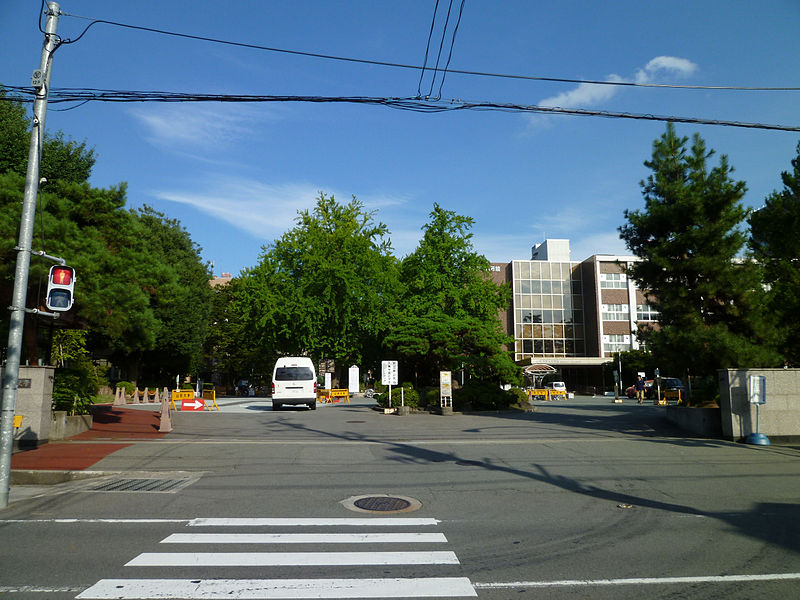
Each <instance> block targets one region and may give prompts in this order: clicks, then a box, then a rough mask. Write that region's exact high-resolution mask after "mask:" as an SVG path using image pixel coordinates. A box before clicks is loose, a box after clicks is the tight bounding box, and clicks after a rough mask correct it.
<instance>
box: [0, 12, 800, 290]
mask: <svg viewBox="0 0 800 600" xmlns="http://www.w3.org/2000/svg"><path fill="white" fill-rule="evenodd" d="M60 4H61V9H62V11H64V12H65V13H68V14H69V15H76V16H66V15H65V16H62V18H61V19H60V22H59V27H58V33H59V34H60V35H61V36H62V37H63V38H72V39H75V38H77V37H78V35H79V34H80V33H81V32H82V31H83V29H84V28H85V27H86V25H87V24H88V23H89V22H90V21H87V20H84V19H80V18H78V17H77V16H84V17H91V18H93V19H106V20H111V21H117V22H122V23H126V24H130V25H138V26H143V27H150V28H157V29H163V30H169V31H175V32H181V33H187V34H192V35H198V36H207V37H213V38H218V39H224V40H230V41H236V42H243V43H249V44H256V45H263V46H270V47H274V48H283V49H288V50H299V51H304V52H312V53H320V54H327V55H335V56H342V57H352V58H359V59H368V60H376V61H385V62H391V63H400V64H406V65H422V64H423V61H424V56H425V49H426V44H427V41H428V33H429V30H430V26H431V18H432V16H433V10H434V5H435V1H434V0H424V1H422V0H419V1H403V2H401V1H399V0H398V1H394V2H388V1H381V0H364V1H361V0H358V1H357V0H352V1H351V0H341V1H333V0H328V1H312V0H294V1H290V2H287V1H281V2H278V1H271V0H266V1H264V0H262V1H260V2H250V1H236V0H233V1H231V2H220V1H214V2H211V1H207V0H192V1H191V2H189V1H183V0H170V1H169V2H164V1H163V0H152V1H151V0H136V1H131V2H108V1H107V0H106V1H103V2H101V1H97V0H64V1H62V2H61V3H60ZM439 4H440V6H439V19H438V21H437V27H436V29H435V31H434V35H433V47H432V55H431V57H429V63H428V64H429V65H430V64H432V62H434V61H435V54H436V52H437V51H438V43H439V40H440V39H441V26H442V24H443V20H444V16H445V12H446V10H445V9H446V8H447V6H448V4H449V2H448V0H441V1H440V3H439ZM459 5H460V2H459V1H456V2H454V12H455V9H457V8H458V6H459ZM38 13H39V2H38V1H36V0H27V1H25V2H21V1H16V0H13V1H12V0H0V83H4V84H7V85H18V86H24V85H29V84H30V75H31V71H32V70H33V69H34V68H37V67H38V64H39V57H40V52H41V44H42V35H41V33H40V32H39V29H38V25H37V19H38ZM453 19H455V15H454V16H453V17H452V18H451V22H450V25H449V27H448V30H447V36H446V40H447V42H446V44H445V49H447V48H449V41H450V39H451V35H452V31H453ZM798 24H800V2H797V1H796V0H765V1H764V2H758V3H755V2H752V1H739V0H725V1H703V0H696V1H693V2H688V1H685V2H684V1H678V2H658V3H654V2H641V1H609V2H598V1H597V0H592V1H577V0H576V1H540V2H531V1H522V0H520V1H517V0H508V1H503V2H499V1H489V0H466V1H465V3H464V10H463V14H462V18H461V21H460V24H459V28H458V32H457V35H456V37H455V43H454V47H453V54H452V60H451V62H450V67H451V68H453V69H460V70H469V71H481V72H492V73H506V74H519V75H532V76H541V77H555V78H569V79H579V80H598V81H627V82H640V83H659V84H682V85H695V86H764V87H770V86H795V87H797V86H800V60H798V57H800V36H798V35H797V28H798ZM444 60H445V58H444V57H443V58H442V63H441V64H442V65H443V64H444ZM419 82H420V73H419V71H417V70H413V69H400V68H390V67H384V66H375V65H364V64H357V63H348V62H340V61H331V60H323V59H319V58H311V57H303V56H295V55H288V54H282V53H274V52H267V51H262V50H254V49H246V48H239V47H232V46H226V45H220V44H214V43H208V42H202V41H193V40H188V39H180V38H176V37H168V36H164V35H158V34H154V33H149V32H144V31H135V30H131V29H123V28H119V27H115V26H110V25H106V24H97V25H94V26H93V27H92V28H91V29H89V31H88V32H87V33H86V34H85V35H84V36H83V37H82V38H81V39H80V40H79V41H77V42H76V43H74V44H69V45H64V46H62V47H61V48H60V49H59V50H58V52H57V53H56V55H55V59H54V67H53V74H52V81H51V85H52V86H53V87H54V88H67V87H74V88H102V89H119V90H156V91H168V92H189V93H214V94H257V95H286V96H293V95H315V96H374V97H410V96H414V95H416V94H417V89H418V85H419ZM439 82H440V80H439V79H437V81H436V82H435V85H434V93H435V92H436V91H437V90H438V86H439ZM430 84H431V80H430V76H429V75H426V77H425V79H424V80H423V85H422V88H421V89H422V92H423V94H425V93H426V92H427V90H428V89H429V87H430ZM450 99H460V100H467V101H490V102H501V103H515V104H524V105H540V106H562V107H573V108H583V109H592V110H602V111H615V112H632V113H645V114H656V115H674V116H681V117H698V118H702V119H715V120H731V121H744V122H758V123H769V124H780V125H792V126H796V125H800V112H798V106H800V102H798V100H800V92H796V91H781V92H777V91H770V92H763V91H761V92H752V91H751V92H744V91H712V90H685V89H684V90H679V89H664V88H631V87H611V86H589V85H579V84H575V83H554V82H541V81H525V80H513V79H500V78H487V77H478V76H468V75H462V74H456V73H448V74H447V76H446V78H445V81H444V84H443V87H442V101H441V102H442V103H447V102H449V100H450ZM67 107H68V106H67V105H63V104H61V105H58V104H51V105H50V110H49V111H48V116H47V130H48V131H49V132H54V131H56V130H62V131H63V132H64V133H65V134H66V135H67V136H69V137H70V138H72V139H76V140H79V141H83V140H86V141H87V142H88V144H89V145H90V146H92V147H94V149H95V151H96V153H97V164H96V165H95V168H94V172H93V175H92V179H91V183H92V184H93V185H95V186H98V187H106V186H111V185H116V184H118V183H120V182H127V184H128V202H129V205H130V206H140V205H142V204H145V203H146V204H149V205H151V206H153V207H155V208H156V209H158V210H161V211H163V212H165V213H166V214H167V215H168V216H170V217H172V218H177V219H179V220H180V221H181V222H182V223H183V225H184V226H185V227H186V228H187V229H188V230H189V232H190V233H191V235H192V238H193V239H194V240H195V241H196V242H197V243H198V244H199V245H200V246H201V247H202V248H203V256H204V258H205V259H206V260H209V261H213V262H214V271H215V273H217V274H219V273H220V272H224V271H227V272H232V273H234V274H237V273H238V272H239V271H240V270H241V269H243V268H246V267H249V266H253V265H255V264H256V263H257V261H258V254H259V252H260V249H261V246H262V245H263V244H265V243H268V242H270V241H272V240H273V239H275V238H276V237H279V236H280V235H281V234H282V233H283V232H284V231H286V230H287V229H288V228H290V227H291V226H292V225H293V219H294V217H295V216H296V214H297V211H298V210H301V209H305V208H309V207H311V206H313V204H314V200H315V198H316V196H317V194H318V192H320V191H323V192H325V193H327V194H334V195H335V196H336V198H337V199H339V200H342V201H346V200H348V199H349V198H350V197H351V196H352V195H355V196H356V197H357V198H358V199H359V200H361V201H362V202H364V203H365V204H366V206H367V207H368V208H370V209H373V210H377V211H378V213H377V218H378V219H379V220H381V221H383V222H384V223H386V224H387V226H388V227H389V229H390V231H391V232H392V235H391V239H392V242H393V246H394V248H395V254H396V255H397V256H403V255H405V254H407V253H409V252H411V251H412V250H413V249H414V247H415V246H416V244H417V242H418V241H419V238H420V236H421V227H422V226H423V225H424V224H425V223H426V221H427V218H428V214H429V213H430V211H431V209H432V207H433V204H434V203H435V202H438V203H439V204H440V205H441V206H443V207H444V208H446V209H449V210H454V211H456V212H458V213H459V214H463V215H467V216H470V217H472V218H474V219H475V226H474V228H473V233H474V245H475V248H476V249H477V250H478V251H479V252H480V253H482V254H484V255H485V256H486V257H487V258H488V259H489V260H491V261H498V262H499V261H503V262H505V261H509V260H512V259H527V258H529V257H530V248H531V246H532V245H533V244H535V243H538V242H541V241H542V240H543V239H544V238H545V237H549V238H569V239H570V240H571V243H572V258H573V259H574V260H581V259H583V258H586V257H587V256H589V255H591V254H594V253H625V247H624V244H623V243H622V242H621V241H620V240H619V236H618V232H617V228H618V227H619V226H620V225H621V224H622V223H623V220H624V217H623V211H624V210H625V209H636V208H640V207H641V206H642V205H643V200H642V195H641V188H640V185H639V183H640V181H641V180H642V179H643V178H645V177H646V176H647V169H646V168H645V167H644V165H643V162H644V161H645V160H647V159H648V158H649V156H650V153H651V149H652V143H653V140H655V139H656V138H657V137H658V136H660V135H661V134H662V133H663V131H664V128H665V125H664V123H662V122H655V121H632V120H623V119H609V118H599V117H585V116H578V117H574V116H553V115H534V114H523V113H507V112H484V111H458V112H445V113H437V114H421V113H415V112H408V111H400V110H393V109H390V108H386V107H381V106H367V105H358V104H353V105H350V104H301V103H269V104H241V103H236V104H233V103H224V104H212V103H192V104H162V103H137V104H111V103H99V102H92V103H88V104H85V105H83V106H80V107H78V108H75V109H73V110H67V111H62V110H61V109H64V108H67ZM677 131H678V133H679V134H681V135H685V136H691V135H692V134H693V133H695V132H697V133H699V134H700V135H701V136H702V137H703V138H704V139H705V140H706V142H707V144H708V146H709V147H710V148H713V149H714V150H715V151H716V152H717V153H718V154H726V155H728V157H729V160H730V162H731V164H732V165H733V166H734V168H735V169H736V171H735V173H734V175H735V176H736V177H737V178H739V179H742V180H744V181H746V182H747V186H748V192H747V195H746V197H745V204H746V205H748V206H759V205H760V204H762V202H763V199H764V197H765V196H766V195H767V194H769V193H770V192H771V191H772V190H774V189H777V188H779V187H780V186H781V182H780V172H781V171H784V170H787V169H789V168H790V161H791V159H792V158H793V157H794V156H795V154H796V152H795V148H796V145H797V143H798V140H800V134H798V133H796V132H794V133H793V132H779V131H763V130H755V129H738V128H731V127H719V126H710V125H683V124H680V125H677Z"/></svg>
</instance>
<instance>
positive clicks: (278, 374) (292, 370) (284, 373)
mask: <svg viewBox="0 0 800 600" xmlns="http://www.w3.org/2000/svg"><path fill="white" fill-rule="evenodd" d="M309 379H314V373H313V372H312V371H311V369H310V368H309V367H278V368H277V369H275V380H276V381H307V380H309Z"/></svg>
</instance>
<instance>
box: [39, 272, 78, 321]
mask: <svg viewBox="0 0 800 600" xmlns="http://www.w3.org/2000/svg"><path fill="white" fill-rule="evenodd" d="M74 291H75V269H73V268H72V267H68V266H67V265H58V266H53V267H50V278H49V280H48V282H47V299H46V300H45V306H47V308H48V309H50V310H52V311H55V312H64V311H66V310H69V309H70V308H72V304H73V302H74V301H75V299H74V297H73V294H74Z"/></svg>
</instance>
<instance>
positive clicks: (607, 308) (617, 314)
mask: <svg viewBox="0 0 800 600" xmlns="http://www.w3.org/2000/svg"><path fill="white" fill-rule="evenodd" d="M629 318H630V317H629V312H628V305H627V304H603V315H602V319H603V321H627V320H629Z"/></svg>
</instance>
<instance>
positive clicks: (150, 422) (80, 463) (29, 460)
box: [11, 405, 166, 471]
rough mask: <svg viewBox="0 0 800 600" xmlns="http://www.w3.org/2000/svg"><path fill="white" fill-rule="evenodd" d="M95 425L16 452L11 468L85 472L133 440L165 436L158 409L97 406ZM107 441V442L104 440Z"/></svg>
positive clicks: (95, 408)
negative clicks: (67, 438)
mask: <svg viewBox="0 0 800 600" xmlns="http://www.w3.org/2000/svg"><path fill="white" fill-rule="evenodd" d="M92 417H93V424H92V428H91V429H90V430H89V431H84V432H83V433H80V434H78V435H76V436H73V437H71V438H70V439H69V440H66V441H63V442H61V441H59V442H50V443H48V444H44V445H42V446H39V447H38V448H35V449H32V450H24V451H20V452H15V453H14V454H13V455H12V457H11V468H12V469H23V470H54V471H60V470H63V471H82V470H84V469H88V468H89V467H91V466H92V465H94V464H95V463H97V462H98V461H100V460H101V459H103V458H105V457H106V456H109V455H110V454H113V453H114V452H116V451H117V450H121V449H122V448H126V447H128V446H130V445H131V444H130V443H126V442H131V441H137V440H146V439H157V438H161V437H164V436H165V435H166V434H165V433H159V432H158V427H159V424H160V414H159V411H157V410H156V411H152V410H145V409H137V408H124V407H120V406H111V405H98V406H95V407H94V410H93V411H92ZM102 442H107V443H102Z"/></svg>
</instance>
